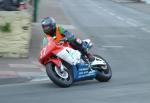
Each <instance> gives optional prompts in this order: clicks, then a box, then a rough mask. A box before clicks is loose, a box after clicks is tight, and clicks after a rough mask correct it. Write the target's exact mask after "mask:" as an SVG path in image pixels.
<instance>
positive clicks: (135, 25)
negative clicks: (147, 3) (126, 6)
mask: <svg viewBox="0 0 150 103" xmlns="http://www.w3.org/2000/svg"><path fill="white" fill-rule="evenodd" d="M126 23H128V24H130V25H132V26H134V27H137V26H138V25H137V24H135V23H133V22H131V21H126Z"/></svg>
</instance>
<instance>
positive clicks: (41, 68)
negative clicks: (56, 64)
mask: <svg viewBox="0 0 150 103" xmlns="http://www.w3.org/2000/svg"><path fill="white" fill-rule="evenodd" d="M32 63H33V64H34V65H37V66H38V67H39V68H40V70H41V71H42V72H45V68H44V66H43V65H41V64H40V63H39V62H38V61H32Z"/></svg>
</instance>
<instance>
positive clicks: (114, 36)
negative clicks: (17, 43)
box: [103, 35, 136, 38]
mask: <svg viewBox="0 0 150 103" xmlns="http://www.w3.org/2000/svg"><path fill="white" fill-rule="evenodd" d="M103 37H105V38H136V35H104V36H103Z"/></svg>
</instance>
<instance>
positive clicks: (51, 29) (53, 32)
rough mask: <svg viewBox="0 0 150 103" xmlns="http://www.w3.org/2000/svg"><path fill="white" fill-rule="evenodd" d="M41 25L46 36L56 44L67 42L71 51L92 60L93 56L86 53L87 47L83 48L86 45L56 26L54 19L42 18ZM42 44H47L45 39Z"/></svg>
mask: <svg viewBox="0 0 150 103" xmlns="http://www.w3.org/2000/svg"><path fill="white" fill-rule="evenodd" d="M41 25H42V29H43V31H44V33H45V34H46V36H51V37H52V38H53V40H54V41H55V42H56V43H59V42H60V41H67V42H69V44H70V45H71V47H72V48H73V49H76V50H79V51H80V52H81V53H82V55H84V56H87V58H88V59H89V61H92V60H93V59H94V58H93V56H92V55H91V54H90V53H88V52H87V47H86V46H85V44H86V43H85V42H84V41H81V40H80V39H79V38H76V37H75V35H74V34H73V33H70V32H69V31H68V30H66V29H64V28H63V27H62V26H60V25H58V24H56V21H55V19H54V18H52V17H46V18H44V19H43V20H42V22H41ZM44 42H45V43H46V42H47V40H46V37H45V38H44Z"/></svg>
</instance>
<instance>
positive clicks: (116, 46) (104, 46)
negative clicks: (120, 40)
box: [102, 45, 124, 48]
mask: <svg viewBox="0 0 150 103" xmlns="http://www.w3.org/2000/svg"><path fill="white" fill-rule="evenodd" d="M102 48H124V46H119V45H103V46H102Z"/></svg>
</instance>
